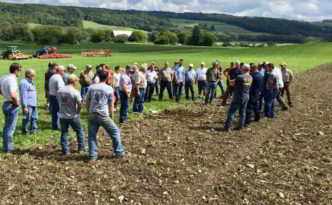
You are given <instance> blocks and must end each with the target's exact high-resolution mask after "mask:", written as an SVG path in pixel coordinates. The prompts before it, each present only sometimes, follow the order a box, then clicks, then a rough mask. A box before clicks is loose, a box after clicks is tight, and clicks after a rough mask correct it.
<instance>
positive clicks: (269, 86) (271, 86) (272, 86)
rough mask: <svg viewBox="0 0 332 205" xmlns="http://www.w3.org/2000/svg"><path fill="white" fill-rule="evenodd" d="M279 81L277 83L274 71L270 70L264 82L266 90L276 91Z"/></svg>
mask: <svg viewBox="0 0 332 205" xmlns="http://www.w3.org/2000/svg"><path fill="white" fill-rule="evenodd" d="M279 85H280V84H279V83H278V76H277V74H276V73H275V72H271V73H270V74H269V78H268V79H267V83H266V90H268V91H276V90H279V89H280V87H279Z"/></svg>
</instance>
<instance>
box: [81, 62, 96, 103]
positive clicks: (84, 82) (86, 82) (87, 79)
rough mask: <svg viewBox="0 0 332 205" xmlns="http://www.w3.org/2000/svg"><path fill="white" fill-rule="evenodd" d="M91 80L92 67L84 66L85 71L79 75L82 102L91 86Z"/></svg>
mask: <svg viewBox="0 0 332 205" xmlns="http://www.w3.org/2000/svg"><path fill="white" fill-rule="evenodd" d="M92 79H93V72H92V65H86V66H85V70H84V71H82V72H81V73H80V84H81V97H82V101H83V100H84V97H85V95H86V93H87V92H88V90H89V86H90V85H92Z"/></svg>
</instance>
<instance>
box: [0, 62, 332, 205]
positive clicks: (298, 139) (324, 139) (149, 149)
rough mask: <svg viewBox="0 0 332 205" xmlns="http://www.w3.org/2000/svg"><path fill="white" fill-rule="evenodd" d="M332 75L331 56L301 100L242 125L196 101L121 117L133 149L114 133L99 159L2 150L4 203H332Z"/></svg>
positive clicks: (304, 83) (301, 84)
mask: <svg viewBox="0 0 332 205" xmlns="http://www.w3.org/2000/svg"><path fill="white" fill-rule="evenodd" d="M331 79H332V65H331V64H328V65H322V66H320V67H317V68H315V69H312V70H309V71H307V72H304V73H300V74H298V75H297V76H296V81H295V82H294V84H293V85H292V90H293V94H294V102H295V103H294V107H293V108H292V109H291V110H290V111H286V112H282V111H280V107H279V106H277V118H276V119H273V120H271V119H266V118H263V119H262V121H261V122H260V123H254V124H252V125H251V126H250V127H249V128H248V129H247V130H244V131H232V132H230V133H225V132H222V131H221V128H222V127H223V125H224V121H225V119H226V112H227V108H221V107H220V106H218V105H219V101H218V102H216V103H215V104H212V105H211V106H204V105H202V104H201V103H200V102H199V103H198V102H197V103H196V104H195V105H192V106H189V105H187V106H183V107H180V108H177V109H174V110H165V111H163V112H161V113H158V114H151V115H148V116H146V117H145V118H144V119H141V120H137V121H130V122H128V123H127V124H125V125H123V126H122V127H121V131H122V133H121V134H122V138H123V143H124V145H125V147H126V151H128V152H130V153H131V156H129V157H125V158H121V159H114V158H111V157H110V155H111V150H110V149H111V144H110V142H109V141H107V140H106V141H103V142H101V145H100V146H99V147H98V150H99V151H100V153H101V157H100V159H99V160H97V161H96V162H88V160H87V156H86V154H84V155H80V154H78V153H76V154H72V156H69V157H63V156H61V155H60V145H45V146H44V147H43V148H40V149H35V150H24V151H22V152H21V153H19V154H14V155H2V156H0V170H1V172H0V199H1V200H0V204H96V205H97V204H120V203H122V204H294V205H300V204H302V205H307V204H315V205H316V204H331V203H332V107H331V102H332V92H331V87H332V80H331ZM235 126H236V124H234V127H235ZM72 134H73V133H72Z"/></svg>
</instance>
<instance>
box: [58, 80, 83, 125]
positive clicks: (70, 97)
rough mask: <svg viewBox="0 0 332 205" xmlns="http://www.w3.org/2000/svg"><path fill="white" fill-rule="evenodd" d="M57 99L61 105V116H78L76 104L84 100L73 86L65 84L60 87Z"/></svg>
mask: <svg viewBox="0 0 332 205" xmlns="http://www.w3.org/2000/svg"><path fill="white" fill-rule="evenodd" d="M57 99H58V102H59V106H60V111H59V117H60V118H63V119H72V118H75V117H77V115H78V114H77V110H76V105H77V103H78V102H81V101H82V98H81V94H80V92H78V90H76V89H75V88H73V87H71V86H65V87H62V88H60V89H59V92H58V95H57Z"/></svg>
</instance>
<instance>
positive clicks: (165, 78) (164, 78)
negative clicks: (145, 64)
mask: <svg viewBox="0 0 332 205" xmlns="http://www.w3.org/2000/svg"><path fill="white" fill-rule="evenodd" d="M168 65H169V64H168V62H166V63H165V64H164V68H163V69H162V70H161V71H160V93H159V100H162V99H163V98H164V91H165V88H167V92H168V98H169V99H170V100H172V99H173V95H172V89H171V86H172V85H171V83H172V70H171V69H170V68H169V67H168Z"/></svg>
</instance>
